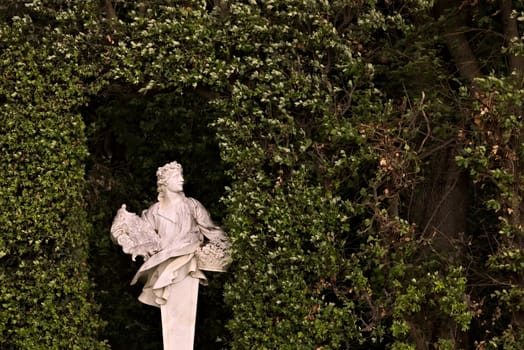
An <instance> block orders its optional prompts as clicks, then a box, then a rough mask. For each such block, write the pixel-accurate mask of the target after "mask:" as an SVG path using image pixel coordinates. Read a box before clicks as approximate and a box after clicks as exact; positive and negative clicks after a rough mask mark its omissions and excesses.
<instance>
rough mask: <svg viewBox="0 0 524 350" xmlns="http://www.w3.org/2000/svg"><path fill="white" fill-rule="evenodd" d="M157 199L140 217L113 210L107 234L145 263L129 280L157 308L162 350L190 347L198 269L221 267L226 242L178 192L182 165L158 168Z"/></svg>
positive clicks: (202, 278) (205, 215) (195, 203)
mask: <svg viewBox="0 0 524 350" xmlns="http://www.w3.org/2000/svg"><path fill="white" fill-rule="evenodd" d="M157 183H158V202H157V203H155V204H153V205H152V206H151V207H149V209H146V210H144V211H143V212H142V215H141V216H138V215H136V214H134V213H130V212H128V211H127V210H126V206H125V204H124V205H122V207H121V208H120V209H119V210H118V212H117V215H116V217H115V219H114V221H113V225H112V226H111V238H112V239H113V241H114V242H116V243H118V244H119V245H121V246H122V249H123V251H124V252H125V253H127V254H131V256H132V259H133V260H135V258H136V257H137V256H142V257H143V259H144V263H143V264H142V266H141V267H140V269H139V270H138V272H137V274H136V275H135V277H134V278H133V280H132V282H131V284H135V283H136V282H138V281H143V282H144V288H143V290H142V294H141V295H140V296H139V298H138V299H139V300H140V301H141V302H143V303H145V304H148V305H152V306H157V307H160V310H161V315H162V334H163V342H164V350H175V349H176V350H190V349H193V341H194V333H195V319H196V306H197V297H198V285H199V283H203V284H205V282H206V277H205V275H204V273H203V272H202V270H207V271H220V272H223V271H225V270H226V269H227V267H228V266H229V263H230V259H231V256H230V253H229V248H230V243H229V241H228V239H227V237H226V234H225V233H224V231H223V230H222V229H221V228H220V227H218V226H216V225H215V224H214V223H213V221H212V220H211V218H210V216H209V213H208V212H207V210H206V209H205V208H204V207H203V206H202V204H200V203H199V202H198V201H197V200H195V199H193V198H190V197H186V196H185V195H184V192H183V184H184V178H183V174H182V166H181V165H180V164H178V163H177V162H172V163H168V164H166V165H164V166H163V167H160V168H158V171H157Z"/></svg>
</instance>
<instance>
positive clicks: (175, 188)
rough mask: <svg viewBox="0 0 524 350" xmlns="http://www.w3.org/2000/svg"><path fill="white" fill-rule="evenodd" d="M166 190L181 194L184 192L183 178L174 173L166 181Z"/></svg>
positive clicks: (178, 173) (180, 174) (179, 173)
mask: <svg viewBox="0 0 524 350" xmlns="http://www.w3.org/2000/svg"><path fill="white" fill-rule="evenodd" d="M167 190H168V191H170V192H182V191H183V190H184V176H183V175H182V173H181V172H178V171H177V172H175V173H174V174H173V175H172V176H171V177H170V178H169V179H168V180H167Z"/></svg>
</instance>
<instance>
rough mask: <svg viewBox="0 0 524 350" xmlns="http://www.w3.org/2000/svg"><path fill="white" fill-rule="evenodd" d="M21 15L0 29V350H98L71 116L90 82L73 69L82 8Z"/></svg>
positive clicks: (78, 126)
mask: <svg viewBox="0 0 524 350" xmlns="http://www.w3.org/2000/svg"><path fill="white" fill-rule="evenodd" d="M23 5H24V7H25V10H26V11H27V12H26V13H23V14H20V15H19V16H14V17H12V18H11V19H7V20H2V22H1V23H0V40H1V44H0V45H1V46H2V53H1V56H0V62H1V63H0V64H1V68H0V70H1V71H2V77H3V78H2V80H1V83H0V99H1V100H2V105H1V107H0V128H1V131H0V135H1V136H0V148H1V151H2V154H3V155H4V156H3V157H2V162H1V163H0V164H1V165H0V166H1V173H2V177H1V179H0V181H1V188H2V189H1V195H0V205H1V206H2V214H1V215H0V224H1V226H2V229H3V234H2V239H1V240H0V259H1V260H2V268H1V270H0V275H1V280H2V285H1V287H0V300H1V304H2V308H1V311H0V334H1V335H2V336H1V337H0V347H2V348H3V349H64V348H68V349H86V348H90V349H104V348H107V346H106V344H105V343H104V342H100V341H98V340H97V339H98V332H99V329H100V326H101V321H100V320H99V319H98V318H97V316H96V312H97V309H98V306H97V304H96V303H95V301H94V299H93V294H92V287H93V286H92V283H91V282H90V280H89V279H88V272H89V269H88V266H87V263H86V262H87V245H86V243H87V240H86V235H87V233H88V232H89V225H88V223H87V218H86V213H85V209H84V201H83V198H82V195H83V191H84V163H85V161H86V158H87V150H86V138H85V134H84V123H83V121H82V117H81V116H80V114H79V113H78V108H79V106H80V105H82V104H83V103H85V101H86V97H85V96H86V92H87V90H88V87H87V85H86V81H87V80H88V79H89V77H91V76H92V75H93V74H94V72H93V71H92V69H91V67H90V66H86V65H84V64H83V63H82V61H81V59H80V57H81V56H82V49H83V44H85V42H83V41H82V34H81V33H79V32H78V31H77V30H76V23H77V22H76V21H77V17H76V16H78V17H79V18H82V17H84V18H85V17H88V16H90V15H91V14H92V8H90V7H89V5H88V4H86V3H83V2H82V5H79V4H75V3H71V4H70V6H68V7H67V8H66V7H61V8H58V7H54V6H51V5H47V6H46V5H44V4H43V3H41V2H32V3H24V4H23ZM42 17H47V18H54V19H55V21H56V22H55V23H53V22H47V21H43V20H42ZM73 72H74V74H73Z"/></svg>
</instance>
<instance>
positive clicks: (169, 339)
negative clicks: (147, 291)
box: [160, 275, 199, 350]
mask: <svg viewBox="0 0 524 350" xmlns="http://www.w3.org/2000/svg"><path fill="white" fill-rule="evenodd" d="M198 285H199V279H198V278H193V277H191V276H189V275H188V276H187V277H186V278H184V279H183V280H182V281H180V282H178V283H174V284H171V285H169V286H168V287H166V288H167V291H168V293H169V298H168V299H167V302H166V303H165V304H164V305H161V306H160V311H161V314H162V336H163V342H164V350H193V340H194V337H195V321H196V311H197V300H198Z"/></svg>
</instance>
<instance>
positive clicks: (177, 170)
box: [156, 161, 183, 196]
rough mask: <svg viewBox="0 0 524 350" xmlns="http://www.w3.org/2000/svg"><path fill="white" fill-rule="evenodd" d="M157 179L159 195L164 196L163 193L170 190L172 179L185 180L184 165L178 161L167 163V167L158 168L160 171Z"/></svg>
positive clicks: (157, 172)
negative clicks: (169, 185)
mask: <svg viewBox="0 0 524 350" xmlns="http://www.w3.org/2000/svg"><path fill="white" fill-rule="evenodd" d="M156 177H157V186H158V193H159V195H160V196H162V195H163V193H164V192H165V191H167V189H168V184H169V181H170V179H172V178H173V177H178V178H182V179H183V169H182V165H180V164H179V163H177V162H176V161H175V162H171V163H167V164H166V165H164V166H162V167H160V168H158V170H157V171H156Z"/></svg>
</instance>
